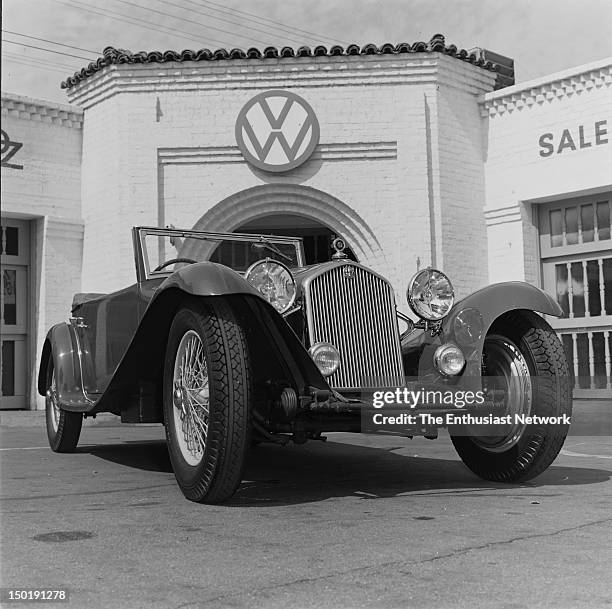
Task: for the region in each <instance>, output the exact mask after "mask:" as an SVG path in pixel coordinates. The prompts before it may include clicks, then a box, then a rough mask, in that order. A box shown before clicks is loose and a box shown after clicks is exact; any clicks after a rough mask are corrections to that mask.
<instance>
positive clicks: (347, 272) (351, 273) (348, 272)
mask: <svg viewBox="0 0 612 609" xmlns="http://www.w3.org/2000/svg"><path fill="white" fill-rule="evenodd" d="M342 274H343V275H344V276H345V277H346V278H347V279H352V278H353V277H355V267H354V266H351V265H349V264H347V265H346V266H343V267H342Z"/></svg>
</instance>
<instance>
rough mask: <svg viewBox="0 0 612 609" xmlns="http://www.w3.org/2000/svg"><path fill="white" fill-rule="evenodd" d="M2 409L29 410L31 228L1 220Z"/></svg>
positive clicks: (13, 221)
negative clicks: (28, 359) (27, 408)
mask: <svg viewBox="0 0 612 609" xmlns="http://www.w3.org/2000/svg"><path fill="white" fill-rule="evenodd" d="M0 252H1V260H0V262H1V266H2V272H1V273H0V297H1V302H0V334H1V337H2V338H1V343H2V347H1V350H0V358H1V366H0V369H1V372H0V408H3V409H8V408H26V406H27V388H28V383H27V357H28V341H27V338H28V312H29V307H28V275H29V262H30V244H29V226H28V223H27V222H25V221H23V220H13V219H10V218H2V225H1V232H0Z"/></svg>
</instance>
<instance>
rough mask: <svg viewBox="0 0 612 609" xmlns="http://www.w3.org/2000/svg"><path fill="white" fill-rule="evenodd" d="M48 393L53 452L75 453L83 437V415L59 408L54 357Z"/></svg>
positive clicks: (48, 376)
mask: <svg viewBox="0 0 612 609" xmlns="http://www.w3.org/2000/svg"><path fill="white" fill-rule="evenodd" d="M46 386H47V392H46V395H45V411H46V417H45V418H46V422H47V437H48V439H49V446H51V450H53V451H54V452H56V453H69V452H72V451H74V449H75V448H76V446H77V444H78V442H79V436H80V435H81V427H82V425H83V415H82V414H81V413H80V412H68V411H66V410H62V409H61V408H60V406H59V398H58V394H57V384H56V378H55V365H54V362H53V356H50V357H49V362H48V364H47V382H46Z"/></svg>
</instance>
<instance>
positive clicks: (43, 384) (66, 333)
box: [38, 322, 93, 411]
mask: <svg viewBox="0 0 612 609" xmlns="http://www.w3.org/2000/svg"><path fill="white" fill-rule="evenodd" d="M51 357H53V366H54V369H55V382H56V385H57V393H58V398H59V404H60V406H61V407H62V408H64V409H66V410H77V411H85V410H88V409H89V408H90V407H91V405H92V404H93V401H92V400H91V399H90V398H89V397H88V396H87V393H86V391H85V389H84V380H85V384H86V380H87V379H86V376H87V370H86V364H87V362H86V361H85V359H86V357H87V354H85V353H83V352H82V350H81V345H80V343H79V339H78V336H77V334H76V331H75V329H74V327H73V326H72V325H71V324H69V323H65V322H63V323H60V324H57V325H55V326H53V327H52V328H51V330H49V332H48V334H47V338H46V340H45V343H44V345H43V351H42V357H41V361H40V369H39V372H38V392H39V393H40V395H45V394H46V391H47V367H48V365H49V359H50V358H51ZM84 365H85V366H84ZM84 370H85V374H84Z"/></svg>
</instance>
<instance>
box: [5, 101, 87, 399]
mask: <svg viewBox="0 0 612 609" xmlns="http://www.w3.org/2000/svg"><path fill="white" fill-rule="evenodd" d="M82 122H83V112H82V111H81V110H80V109H79V108H77V107H75V106H68V105H58V104H54V103H50V102H45V101H40V100H35V99H30V98H26V97H20V96H16V95H10V94H8V93H3V94H2V234H1V239H2V328H1V329H2V397H1V401H2V407H3V408H24V407H32V408H35V407H36V397H37V396H36V391H35V387H36V385H35V377H36V373H37V362H38V360H39V358H40V352H41V348H42V344H43V341H44V338H45V336H46V333H47V329H48V327H49V326H50V325H52V324H55V323H57V322H58V321H61V320H63V319H66V317H67V315H68V313H69V311H70V303H71V301H72V295H73V293H74V292H75V291H79V290H80V287H81V260H82V255H83V221H82V218H81V143H82V135H83V134H82Z"/></svg>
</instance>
